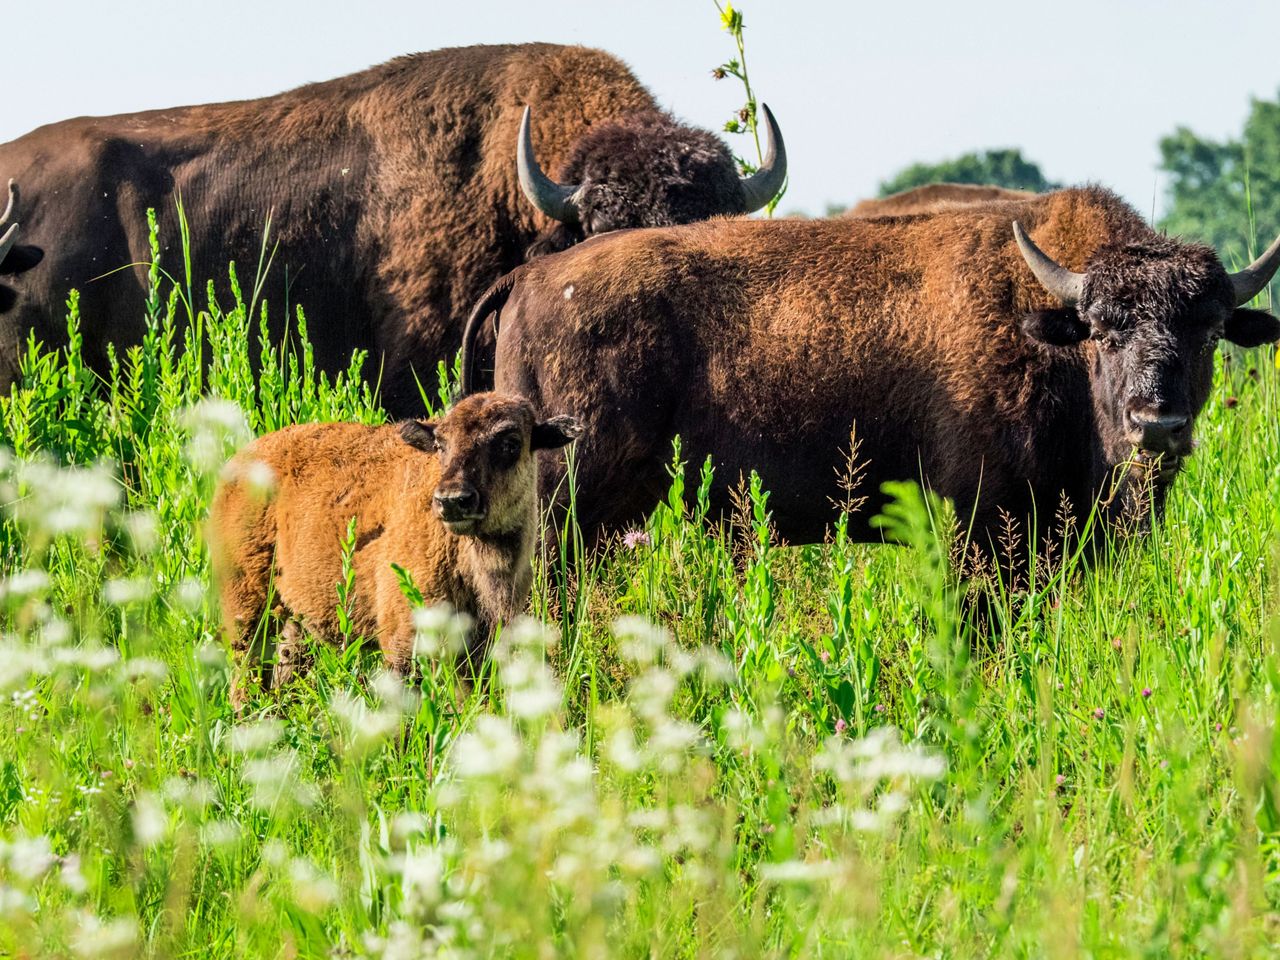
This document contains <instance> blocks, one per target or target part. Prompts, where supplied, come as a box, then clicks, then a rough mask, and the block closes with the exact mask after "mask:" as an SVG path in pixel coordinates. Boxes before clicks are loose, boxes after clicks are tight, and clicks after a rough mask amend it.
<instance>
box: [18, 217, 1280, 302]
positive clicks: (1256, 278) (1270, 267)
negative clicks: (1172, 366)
mask: <svg viewBox="0 0 1280 960" xmlns="http://www.w3.org/2000/svg"><path fill="white" fill-rule="evenodd" d="M3 222H4V221H2V220H0V223H3ZM1277 269H1280V237H1276V242H1275V243H1273V244H1271V246H1269V247H1268V248H1267V252H1266V253H1264V254H1263V255H1262V256H1260V257H1259V258H1258V259H1257V260H1255V261H1253V263H1251V264H1249V266H1247V267H1245V268H1244V269H1243V270H1241V271H1239V272H1238V273H1233V274H1231V287H1232V289H1233V290H1235V294H1236V306H1237V307H1243V306H1244V305H1245V304H1246V303H1248V302H1249V301H1250V300H1252V299H1253V298H1254V297H1256V296H1257V295H1258V294H1260V293H1261V292H1262V291H1263V290H1265V289H1266V288H1267V284H1268V283H1270V282H1271V278H1272V277H1274V276H1275V274H1276V270H1277Z"/></svg>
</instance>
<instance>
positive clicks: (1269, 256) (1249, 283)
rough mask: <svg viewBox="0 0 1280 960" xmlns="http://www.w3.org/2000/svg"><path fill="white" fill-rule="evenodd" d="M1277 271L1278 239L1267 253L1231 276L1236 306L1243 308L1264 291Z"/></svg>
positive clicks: (1279, 239)
mask: <svg viewBox="0 0 1280 960" xmlns="http://www.w3.org/2000/svg"><path fill="white" fill-rule="evenodd" d="M1277 269H1280V237H1276V241H1275V243H1273V244H1271V246H1270V247H1268V248H1267V252H1266V253H1264V254H1263V255H1262V256H1260V257H1259V258H1258V259H1257V260H1255V261H1253V263H1251V264H1249V266H1247V267H1245V268H1244V269H1243V270H1240V271H1238V272H1237V273H1233V274H1231V287H1232V289H1233V290H1235V294H1236V306H1237V307H1243V306H1244V305H1245V304H1246V303H1248V302H1249V301H1250V300H1252V299H1253V298H1254V297H1256V296H1257V295H1258V294H1260V293H1261V292H1262V291H1263V290H1265V289H1266V288H1267V284H1268V283H1270V282H1271V278H1272V277H1274V276H1275V275H1276V270H1277Z"/></svg>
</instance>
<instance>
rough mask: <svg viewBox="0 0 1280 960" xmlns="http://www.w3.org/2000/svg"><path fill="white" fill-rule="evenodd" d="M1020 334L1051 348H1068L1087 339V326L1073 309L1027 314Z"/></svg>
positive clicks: (1063, 308) (1023, 319) (1061, 308)
mask: <svg viewBox="0 0 1280 960" xmlns="http://www.w3.org/2000/svg"><path fill="white" fill-rule="evenodd" d="M1022 332H1023V333H1025V334H1026V335H1027V336H1028V337H1030V338H1031V339H1032V340H1038V341H1040V342H1041V343H1045V344H1048V345H1049V346H1051V347H1070V346H1074V345H1075V344H1077V343H1080V342H1081V341H1082V340H1088V339H1089V325H1088V324H1087V323H1085V322H1084V321H1083V320H1081V319H1080V314H1078V313H1077V312H1076V310H1075V308H1074V307H1060V308H1058V309H1056V310H1037V311H1035V313H1029V314H1027V315H1026V316H1025V317H1023V318H1022Z"/></svg>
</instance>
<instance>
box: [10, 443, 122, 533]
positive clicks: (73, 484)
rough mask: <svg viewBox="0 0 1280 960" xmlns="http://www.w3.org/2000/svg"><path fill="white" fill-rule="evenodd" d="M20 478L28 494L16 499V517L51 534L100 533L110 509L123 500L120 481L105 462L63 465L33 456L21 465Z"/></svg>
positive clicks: (14, 506) (35, 529)
mask: <svg viewBox="0 0 1280 960" xmlns="http://www.w3.org/2000/svg"><path fill="white" fill-rule="evenodd" d="M18 479H19V484H20V486H21V488H22V489H23V490H25V491H26V494H25V496H22V497H20V498H19V499H18V501H17V502H16V503H14V505H13V514H14V517H15V518H16V519H17V520H18V522H19V523H21V524H22V525H23V526H25V527H27V528H28V529H29V530H31V531H38V532H40V533H43V534H46V535H48V536H59V535H62V534H77V535H87V534H92V533H96V532H97V531H98V530H99V529H100V528H101V526H102V520H103V517H104V516H105V515H106V513H107V511H108V510H110V509H112V508H113V507H115V506H116V504H118V503H119V502H120V484H119V482H118V481H117V480H116V477H115V473H114V471H113V470H112V469H111V468H110V467H108V466H107V465H105V464H96V465H94V466H90V467H59V466H58V465H57V464H55V463H53V462H52V461H48V460H33V461H31V462H28V463H24V464H21V465H20V466H19V468H18Z"/></svg>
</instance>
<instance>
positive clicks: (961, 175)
mask: <svg viewBox="0 0 1280 960" xmlns="http://www.w3.org/2000/svg"><path fill="white" fill-rule="evenodd" d="M929 183H985V184H994V185H996V186H1000V187H1008V188H1009V189H1010V190H1032V191H1034V192H1036V193H1043V192H1044V191H1046V190H1055V189H1057V188H1058V187H1059V186H1060V184H1057V183H1054V182H1052V181H1051V180H1048V179H1047V178H1046V177H1045V175H1044V174H1043V173H1041V172H1040V167H1039V166H1037V165H1036V164H1034V163H1032V162H1031V161H1030V160H1028V159H1027V158H1026V157H1024V156H1023V155H1022V151H1021V150H1017V149H1008V150H983V151H981V152H980V153H965V154H962V155H961V156H958V157H956V158H955V159H954V160H943V161H942V162H941V163H913V164H912V165H911V166H909V167H907V168H906V169H904V170H900V171H899V172H898V173H896V174H895V175H894V176H892V177H890V178H889V179H888V180H885V181H884V182H883V183H881V184H880V196H882V197H887V196H888V195H889V194H891V193H899V192H901V191H903V190H910V189H912V188H914V187H923V186H924V185H925V184H929Z"/></svg>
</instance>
